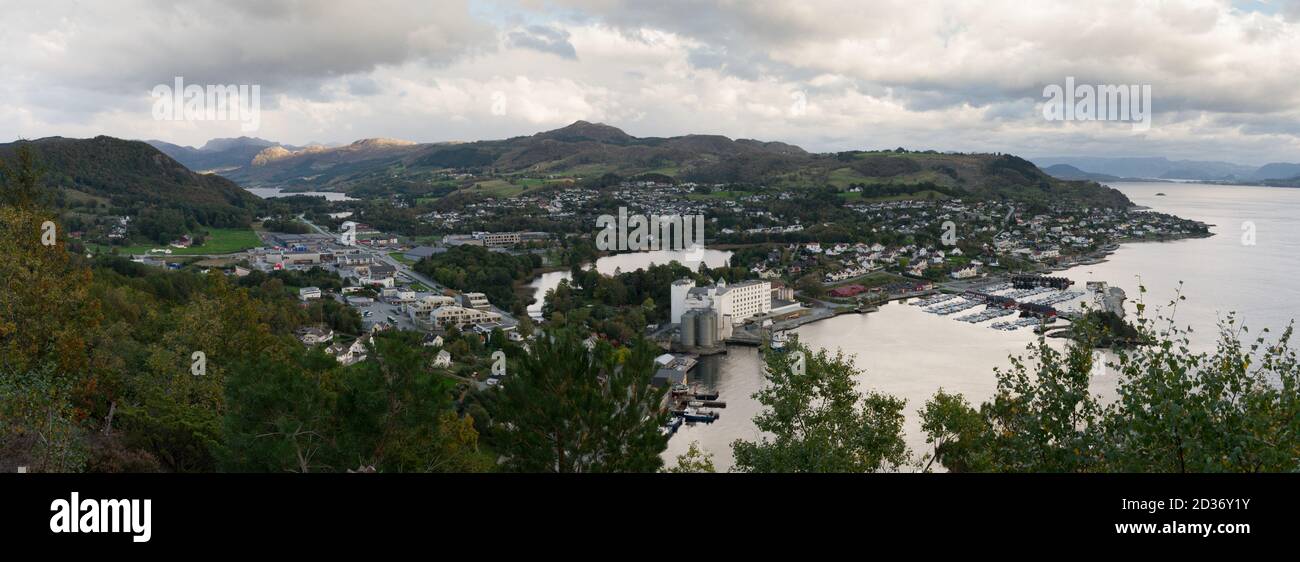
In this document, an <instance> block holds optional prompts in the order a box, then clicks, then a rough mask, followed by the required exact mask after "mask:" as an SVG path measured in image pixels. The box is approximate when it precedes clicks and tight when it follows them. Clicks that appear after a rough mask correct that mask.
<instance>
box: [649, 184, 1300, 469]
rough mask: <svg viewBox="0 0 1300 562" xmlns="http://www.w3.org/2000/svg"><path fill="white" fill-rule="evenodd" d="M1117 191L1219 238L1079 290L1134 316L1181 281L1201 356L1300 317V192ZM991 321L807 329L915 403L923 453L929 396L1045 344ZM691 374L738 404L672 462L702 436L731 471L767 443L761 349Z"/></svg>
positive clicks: (910, 434)
mask: <svg viewBox="0 0 1300 562" xmlns="http://www.w3.org/2000/svg"><path fill="white" fill-rule="evenodd" d="M1112 187H1115V188H1116V189H1119V190H1120V191H1122V192H1123V193H1124V194H1125V195H1127V196H1128V197H1129V198H1130V199H1131V200H1133V202H1134V203H1136V204H1138V205H1142V206H1146V207H1150V208H1151V209H1152V210H1155V211H1160V212H1166V213H1171V214H1174V215H1177V216H1180V217H1184V218H1190V219H1195V220H1200V221H1203V222H1206V223H1209V224H1211V225H1213V226H1212V227H1211V232H1213V233H1214V236H1212V237H1209V238H1199V239H1189V240H1180V241H1175V242H1152V243H1134V244H1124V245H1123V246H1121V248H1120V249H1119V250H1117V251H1116V252H1115V253H1114V254H1112V255H1111V256H1110V257H1109V259H1108V261H1106V262H1104V263H1100V264H1095V265H1090V266H1079V267H1076V268H1073V269H1070V270H1067V271H1065V272H1063V273H1061V275H1065V276H1067V277H1070V278H1071V279H1073V280H1074V281H1075V282H1076V288H1082V286H1083V284H1084V282H1086V281H1106V282H1108V283H1110V284H1111V285H1116V286H1119V287H1122V288H1123V289H1124V290H1125V291H1126V292H1127V293H1128V295H1129V298H1130V300H1129V307H1128V308H1129V311H1130V315H1131V314H1132V311H1133V306H1132V305H1133V303H1134V299H1136V298H1138V296H1139V295H1138V286H1139V283H1140V284H1141V285H1144V286H1146V288H1147V290H1148V292H1147V294H1146V296H1145V297H1144V301H1145V302H1146V303H1147V305H1148V306H1149V309H1148V310H1149V311H1150V310H1151V309H1152V308H1154V309H1160V311H1161V312H1166V313H1168V312H1170V310H1169V309H1168V308H1167V307H1165V306H1164V305H1165V304H1166V303H1168V302H1169V301H1170V300H1171V299H1173V298H1174V296H1175V295H1176V292H1177V291H1178V284H1179V282H1180V281H1181V282H1182V283H1183V286H1182V294H1183V296H1185V297H1187V300H1185V301H1182V302H1181V303H1180V304H1179V305H1178V308H1177V311H1176V313H1175V320H1176V322H1177V323H1178V324H1179V325H1191V326H1192V327H1193V328H1194V329H1195V330H1196V331H1195V333H1193V334H1192V336H1193V347H1194V348H1195V349H1197V350H1199V351H1209V350H1212V348H1213V345H1214V342H1215V337H1216V323H1217V322H1218V320H1219V318H1220V317H1221V316H1222V315H1224V314H1226V313H1227V312H1230V311H1236V312H1237V314H1238V318H1239V319H1240V320H1243V321H1245V322H1246V323H1247V324H1248V325H1249V326H1250V328H1251V333H1252V334H1255V333H1258V332H1259V331H1260V329H1262V328H1265V327H1267V328H1271V329H1272V330H1273V333H1274V334H1276V333H1278V332H1280V331H1281V329H1282V328H1285V326H1286V325H1287V323H1288V322H1290V321H1291V319H1293V318H1296V317H1297V316H1300V283H1297V282H1296V276H1297V275H1300V258H1298V257H1297V254H1298V253H1300V189H1290V188H1272V187H1250V186H1224V185H1199V184H1174V183H1115V184H1112ZM1158 193H1165V194H1166V195H1163V196H1161V195H1157V194H1158ZM1243 224H1245V225H1247V227H1249V226H1250V225H1252V224H1253V226H1254V233H1255V244H1254V245H1246V244H1243V239H1242V234H1243V230H1242V228H1243V226H1242V225H1243ZM1139 279H1140V281H1139ZM1058 306H1061V307H1065V306H1067V305H1066V303H1062V304H1061V305H1058ZM988 324H989V323H988V322H985V323H983V324H978V325H970V324H967V323H964V322H958V321H956V320H954V319H953V318H952V317H942V316H936V315H933V314H927V313H925V312H923V311H921V310H920V309H919V308H917V307H913V306H908V305H905V304H902V303H893V304H889V305H886V306H883V307H881V309H880V311H879V312H875V313H872V314H866V315H856V314H854V315H844V316H838V317H835V318H832V319H829V320H824V321H821V322H817V323H813V324H809V325H806V326H803V327H801V328H799V329H798V330H797V331H796V333H797V334H798V335H799V338H800V340H801V341H802V342H804V343H805V344H808V345H810V346H811V347H813V348H814V349H817V348H825V349H828V350H830V351H831V352H832V353H833V352H834V351H835V350H836V349H840V350H843V351H844V352H845V353H846V354H851V355H854V356H855V357H854V363H855V364H856V365H857V367H858V368H859V369H861V370H862V371H863V372H864V374H863V376H862V377H861V378H860V379H859V383H860V384H861V385H862V388H863V389H873V390H876V391H879V392H884V393H887V394H892V395H894V396H898V397H900V398H904V399H906V400H907V406H906V408H905V412H906V414H907V423H906V426H905V430H906V432H907V443H908V446H909V447H910V448H911V449H912V451H913V453H914V454H917V455H919V454H920V453H923V452H925V451H927V448H926V443H925V436H924V434H923V433H922V432H921V430H920V421H919V416H918V415H917V413H916V412H917V410H919V409H920V408H921V407H922V406H923V405H924V404H925V401H926V400H927V399H929V398H930V397H931V396H933V395H934V393H935V391H937V390H939V389H940V388H943V389H944V390H947V391H949V392H960V393H962V394H964V395H965V396H966V397H967V399H968V400H969V401H971V402H972V403H974V404H978V403H979V402H980V401H983V400H985V399H987V398H989V397H990V396H992V394H993V392H994V390H995V389H996V379H995V378H994V368H995V367H1002V368H1005V367H1007V366H1008V365H1009V361H1008V356H1009V355H1013V354H1014V355H1023V354H1024V352H1025V347H1026V346H1027V345H1029V344H1031V343H1032V342H1033V341H1034V339H1035V336H1034V334H1033V333H1032V332H1031V331H1030V330H1028V329H1022V330H1017V331H1014V332H1003V331H998V330H992V329H990V328H988V327H987V325H988ZM1051 341H1052V342H1053V346H1055V347H1058V348H1059V347H1060V346H1062V345H1063V344H1062V343H1061V342H1060V341H1059V340H1051ZM692 379H694V380H698V381H701V382H702V383H703V384H704V385H706V386H712V387H715V388H717V389H718V390H719V391H720V393H721V395H722V399H724V400H726V401H727V408H726V409H724V410H721V413H722V418H721V419H720V420H719V421H717V422H715V423H713V424H711V425H704V424H699V425H695V426H683V427H682V428H681V429H680V430H679V431H678V432H677V434H676V435H674V436H673V438H672V439H671V440H670V441H669V444H668V450H667V451H666V452H665V453H664V460H665V462H666V463H668V464H670V465H671V464H672V463H674V462H675V459H676V456H677V455H679V454H681V453H683V452H685V451H686V449H687V447H688V446H689V445H690V443H691V441H699V442H700V445H701V447H702V448H703V449H704V450H706V451H708V452H710V453H713V455H714V463H715V465H716V466H717V468H718V469H719V470H726V469H728V468H729V467H730V466H731V465H732V456H731V447H730V444H731V442H732V441H734V440H736V439H755V438H757V437H758V431H757V430H756V429H755V427H754V424H753V422H752V418H753V416H754V414H756V413H757V412H758V411H759V406H758V404H757V403H756V402H755V401H754V400H753V399H752V398H751V395H752V394H753V393H754V392H755V391H757V390H758V389H759V388H761V385H762V384H763V377H762V374H761V372H760V364H759V358H758V354H757V351H756V350H755V349H753V348H745V347H735V346H733V347H731V348H730V350H729V352H728V354H727V355H724V356H718V357H708V358H704V360H703V361H702V362H701V364H700V366H698V367H697V368H696V371H695V372H694V373H692ZM1114 387H1115V378H1114V375H1113V373H1110V372H1109V371H1108V372H1106V373H1104V374H1101V375H1099V376H1097V377H1095V378H1094V380H1093V383H1092V388H1093V390H1094V391H1095V392H1097V393H1098V394H1101V395H1102V396H1103V397H1104V398H1108V397H1113V395H1114Z"/></svg>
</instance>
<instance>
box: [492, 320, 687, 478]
mask: <svg viewBox="0 0 1300 562" xmlns="http://www.w3.org/2000/svg"><path fill="white" fill-rule="evenodd" d="M655 355H656V349H655V348H653V347H652V346H650V345H649V344H648V343H646V342H644V341H640V342H638V343H637V344H636V345H633V346H632V347H630V348H618V349H616V348H614V347H612V346H610V345H609V344H607V343H604V342H599V343H597V344H596V345H595V346H594V348H593V349H590V350H589V349H588V348H587V346H586V345H584V342H583V340H582V339H580V338H579V337H578V336H577V335H576V333H575V332H573V331H571V330H551V331H550V332H548V333H546V334H543V335H542V336H540V337H538V338H537V339H536V340H535V341H534V342H533V349H532V351H531V352H530V353H529V354H527V355H526V356H524V357H523V358H522V360H521V362H520V364H519V366H518V368H517V369H516V372H514V373H511V374H510V375H509V377H508V378H507V382H506V384H505V388H504V389H503V390H502V395H501V397H500V398H499V400H498V401H497V403H496V407H495V409H494V411H493V412H492V419H493V421H494V427H495V429H496V431H495V432H494V434H493V440H492V441H493V443H494V445H495V446H497V447H498V448H499V449H500V451H501V453H502V454H503V455H504V456H505V457H506V458H505V461H504V464H503V465H502V468H503V469H504V470H508V471H515V472H655V471H657V470H659V468H660V467H661V466H662V465H663V460H662V459H661V458H660V456H659V455H660V454H661V453H662V452H663V451H664V449H665V448H666V447H667V442H668V439H667V437H666V436H664V434H663V433H662V432H661V431H660V425H661V423H662V419H661V407H660V404H661V402H662V399H663V390H662V389H656V388H654V387H653V386H651V384H650V383H651V378H652V377H653V376H654V371H655V363H654V358H655Z"/></svg>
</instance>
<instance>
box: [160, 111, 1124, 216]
mask: <svg viewBox="0 0 1300 562" xmlns="http://www.w3.org/2000/svg"><path fill="white" fill-rule="evenodd" d="M209 144H211V143H209ZM157 146H158V147H159V149H160V150H162V151H164V152H168V153H169V154H173V155H174V156H175V157H177V158H178V159H182V158H185V157H188V156H187V154H186V153H178V152H175V150H176V149H174V148H172V146H174V145H172V146H168V145H162V144H160V145H157ZM241 146H242V147H243V148H241V151H242V152H239V154H240V158H245V160H244V161H243V163H242V164H240V165H239V166H237V167H232V168H228V169H224V170H222V171H221V172H220V173H221V174H222V175H223V176H225V177H227V178H229V179H231V180H234V181H235V182H237V183H239V184H241V185H244V186H245V187H278V188H282V189H286V190H290V191H309V190H310V191H342V192H354V191H357V190H365V192H367V193H371V192H373V191H374V190H375V189H388V188H390V187H392V186H395V185H398V186H407V187H410V188H412V189H417V188H425V189H427V188H428V187H429V186H430V185H433V184H438V183H439V182H443V183H446V182H454V181H463V182H464V184H463V185H454V186H452V187H450V188H449V189H458V188H465V187H469V186H472V185H475V182H478V181H481V179H482V178H484V177H504V178H514V179H528V178H532V179H539V178H540V179H546V178H567V179H572V180H573V181H586V182H592V183H599V184H602V185H608V184H610V183H613V182H617V181H619V180H621V179H629V178H637V177H656V178H661V179H662V178H667V179H671V180H674V181H683V182H697V183H739V184H753V185H765V186H772V187H779V188H790V189H798V188H805V187H826V186H830V187H834V188H838V189H849V188H851V187H854V186H874V187H880V186H886V187H887V188H888V189H889V190H890V193H891V194H894V193H895V192H898V193H907V192H918V191H924V190H927V189H930V190H935V191H940V192H945V193H950V194H954V195H959V194H961V193H969V194H974V195H980V196H994V197H1007V198H1016V199H1032V200H1037V201H1040V202H1050V201H1054V200H1062V199H1078V200H1080V201H1087V202H1090V203H1101V204H1105V205H1115V206H1124V205H1127V204H1128V202H1127V199H1125V198H1124V197H1123V195H1121V194H1119V193H1118V192H1115V191H1113V190H1109V189H1108V188H1104V187H1102V186H1099V185H1096V184H1095V183H1092V182H1087V181H1082V182H1068V181H1062V180H1060V179H1057V178H1053V177H1052V176H1049V175H1047V174H1045V173H1043V172H1042V170H1039V169H1038V168H1037V167H1035V166H1034V165H1033V164H1032V163H1030V162H1028V161H1025V160H1023V159H1020V158H1017V157H1015V156H1010V155H1003V154H955V153H939V152H934V151H923V152H915V151H905V150H902V149H898V150H884V151H847V152H839V153H830V154H818V153H811V152H808V151H806V150H804V149H802V148H800V147H798V146H794V145H791V144H787V143H782V142H770V141H759V140H752V139H731V138H728V137H725V136H721V135H700V134H690V135H682V136H675V137H635V136H632V135H629V134H627V133H626V132H624V131H622V130H620V129H618V128H616V127H613V126H610V125H606V124H602V123H589V122H586V121H577V122H575V123H573V124H570V125H568V126H565V127H562V128H559V129H555V130H551V131H543V132H539V133H536V134H533V135H527V136H520V137H513V138H508V139H500V140H482V141H474V142H444V143H414V142H409V141H399V140H394V139H364V140H360V141H356V142H354V143H351V144H348V145H343V146H335V147H323V146H310V147H302V148H295V147H290V146H286V145H282V144H279V143H270V142H269V141H261V142H250V141H244V142H243V143H242V144H241ZM258 146H260V147H261V149H260V150H259V151H258V152H257V153H256V154H252V155H251V156H250V155H249V153H250V152H251V149H252V148H254V147H258ZM214 152H217V151H214ZM223 153H224V154H230V155H233V154H235V153H236V151H234V150H226V151H224V152H223ZM448 178H464V179H453V180H449V179H448Z"/></svg>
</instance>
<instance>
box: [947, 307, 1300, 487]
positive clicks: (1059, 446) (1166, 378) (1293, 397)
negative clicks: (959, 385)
mask: <svg viewBox="0 0 1300 562" xmlns="http://www.w3.org/2000/svg"><path fill="white" fill-rule="evenodd" d="M1181 299H1182V297H1179V299H1178V300H1181ZM1176 303H1177V301H1174V302H1173V303H1170V304H1171V306H1172V305H1176ZM1143 310H1144V307H1143V306H1141V305H1139V307H1138V321H1137V325H1136V330H1137V338H1136V341H1142V342H1150V344H1149V345H1143V346H1140V347H1137V348H1132V349H1119V350H1116V359H1115V360H1114V361H1113V362H1111V363H1110V364H1107V365H1101V364H1098V363H1096V362H1095V361H1096V360H1095V359H1094V353H1093V348H1092V342H1093V341H1095V338H1096V335H1097V334H1102V335H1104V334H1105V333H1106V332H1105V330H1104V327H1102V326H1090V325H1088V324H1087V323H1084V324H1081V325H1080V326H1078V331H1080V332H1082V333H1083V334H1084V337H1080V338H1077V339H1076V340H1075V341H1072V342H1071V343H1070V344H1069V346H1068V348H1067V349H1066V351H1065V352H1064V353H1062V352H1058V351H1055V350H1054V349H1052V348H1051V347H1050V346H1048V345H1046V343H1045V342H1044V341H1043V340H1042V339H1041V338H1040V340H1039V342H1038V343H1037V344H1035V345H1032V346H1030V356H1029V358H1028V360H1026V359H1024V358H1016V359H1014V360H1013V367H1012V369H1010V370H1006V371H999V372H998V373H997V376H998V392H997V394H996V395H995V396H994V398H993V400H992V401H989V402H985V403H984V404H983V405H981V406H980V408H979V410H978V412H977V411H975V410H974V409H972V408H970V407H969V406H967V405H966V403H965V401H964V400H962V399H961V398H960V397H959V396H953V395H949V394H945V393H943V392H940V393H939V394H937V395H936V396H935V397H934V398H933V399H932V400H930V402H929V403H927V404H926V408H925V410H923V411H922V419H923V428H924V429H925V431H926V433H927V435H928V436H929V437H928V440H929V441H930V442H933V443H936V447H935V452H934V458H935V459H937V460H938V462H940V463H942V464H943V465H944V466H946V467H948V468H949V469H950V470H956V471H967V470H970V471H998V472H1102V471H1106V472H1229V471H1230V472H1284V471H1295V470H1297V469H1300V460H1298V459H1300V362H1297V359H1296V353H1295V351H1294V350H1292V349H1291V348H1290V338H1291V334H1292V329H1291V328H1290V327H1288V328H1287V330H1286V331H1285V332H1284V333H1283V334H1282V335H1281V337H1279V338H1278V339H1276V340H1273V341H1268V340H1266V339H1265V338H1264V337H1263V336H1260V337H1259V338H1256V339H1255V340H1254V341H1253V342H1251V343H1249V344H1247V343H1245V342H1243V341H1242V338H1241V336H1242V334H1243V333H1244V332H1245V331H1246V329H1245V328H1244V327H1242V326H1239V325H1237V324H1236V322H1235V316H1233V315H1229V316H1228V318H1227V319H1226V320H1225V321H1224V322H1223V323H1222V324H1221V325H1220V327H1219V332H1220V334H1219V342H1218V345H1217V346H1216V349H1215V351H1214V352H1213V353H1193V352H1191V351H1190V349H1189V347H1190V339H1189V338H1188V337H1187V333H1188V332H1189V330H1187V329H1181V328H1177V327H1176V326H1175V325H1174V324H1173V321H1172V320H1171V319H1164V324H1165V325H1164V326H1163V327H1160V328H1157V322H1156V321H1154V320H1151V319H1147V318H1145V317H1144V316H1143ZM1028 365H1033V366H1034V367H1033V368H1032V370H1031V369H1030V367H1028ZM1101 368H1109V369H1114V370H1116V372H1117V373H1118V384H1117V386H1118V388H1117V393H1118V396H1119V397H1118V399H1117V400H1115V401H1114V402H1111V403H1108V404H1101V403H1100V401H1099V399H1098V398H1097V397H1096V396H1093V395H1091V394H1090V393H1089V392H1088V381H1089V379H1090V377H1091V376H1092V374H1093V373H1095V372H1096V371H1097V370H1099V369H1101Z"/></svg>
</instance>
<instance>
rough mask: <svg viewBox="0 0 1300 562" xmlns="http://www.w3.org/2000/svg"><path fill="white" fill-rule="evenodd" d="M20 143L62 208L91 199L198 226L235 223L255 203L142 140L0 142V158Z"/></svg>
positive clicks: (96, 204)
mask: <svg viewBox="0 0 1300 562" xmlns="http://www.w3.org/2000/svg"><path fill="white" fill-rule="evenodd" d="M24 144H25V145H27V146H29V147H30V148H31V150H32V153H33V154H34V156H35V158H36V163H37V165H38V166H39V167H40V168H41V169H42V170H43V172H44V182H45V185H46V186H48V187H49V188H51V189H54V190H56V191H55V193H54V194H53V197H52V198H53V199H54V200H55V202H56V203H57V204H59V205H60V206H63V207H66V206H69V205H72V204H76V205H78V206H80V207H82V208H86V206H87V205H86V203H87V202H88V201H91V202H93V205H91V206H92V207H93V208H95V209H97V210H98V211H101V212H103V213H105V214H123V215H138V214H140V213H142V212H144V211H146V210H161V209H174V210H176V211H179V212H180V214H182V215H183V216H184V217H185V218H186V219H192V220H193V221H195V222H197V223H198V224H201V225H205V226H213V227H241V226H246V225H248V223H249V222H250V221H251V220H252V218H253V215H254V210H255V209H256V208H257V206H258V204H259V199H258V198H257V197H256V196H254V195H253V194H251V193H249V192H248V191H246V190H244V189H243V188H241V187H239V186H238V185H236V184H235V183H233V182H231V181H230V180H228V179H226V178H223V177H221V176H217V175H211V174H198V173H195V172H192V171H190V170H189V169H187V168H186V167H185V166H183V165H181V164H180V163H179V162H177V161H176V160H173V159H172V158H171V157H169V156H167V155H166V154H163V153H162V152H160V151H158V149H156V148H154V147H152V146H150V145H148V144H146V143H143V142H139V141H128V140H121V139H116V138H112V137H106V136H99V137H95V138H93V139H69V138H62V137H48V138H43V139H37V140H33V141H18V142H13V143H8V144H0V160H4V161H12V160H13V157H14V155H15V151H16V150H17V149H18V147H19V146H21V145H24Z"/></svg>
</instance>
